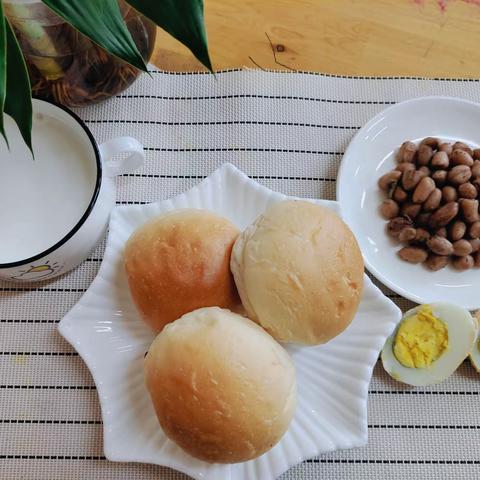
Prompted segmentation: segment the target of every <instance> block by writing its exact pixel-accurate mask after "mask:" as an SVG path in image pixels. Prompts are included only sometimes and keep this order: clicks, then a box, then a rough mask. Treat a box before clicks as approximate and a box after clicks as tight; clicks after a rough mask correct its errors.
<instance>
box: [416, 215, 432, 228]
mask: <svg viewBox="0 0 480 480" xmlns="http://www.w3.org/2000/svg"><path fill="white" fill-rule="evenodd" d="M430 216H431V214H430V213H428V212H424V213H420V214H419V215H418V216H417V218H416V219H415V223H416V225H417V226H418V227H427V226H428V222H429V221H430Z"/></svg>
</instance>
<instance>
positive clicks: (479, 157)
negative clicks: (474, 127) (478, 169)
mask: <svg viewBox="0 0 480 480" xmlns="http://www.w3.org/2000/svg"><path fill="white" fill-rule="evenodd" d="M473 158H475V160H480V148H476V149H475V150H474V151H473Z"/></svg>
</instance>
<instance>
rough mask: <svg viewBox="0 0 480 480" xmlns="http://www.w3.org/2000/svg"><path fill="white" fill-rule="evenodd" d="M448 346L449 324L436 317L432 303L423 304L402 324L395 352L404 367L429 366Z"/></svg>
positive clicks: (398, 332)
mask: <svg viewBox="0 0 480 480" xmlns="http://www.w3.org/2000/svg"><path fill="white" fill-rule="evenodd" d="M447 348H448V328H447V325H446V324H445V323H444V322H442V321H441V320H440V319H439V318H437V317H435V315H434V314H433V311H432V307H431V306H430V305H423V306H422V307H421V308H420V309H419V310H418V311H417V312H416V313H415V315H413V316H411V317H408V318H406V319H405V320H404V321H403V322H402V323H401V324H400V327H399V328H398V330H397V335H396V337H395V340H394V346H393V353H394V355H395V357H396V358H397V360H398V361H399V362H400V363H401V364H402V365H403V366H404V367H409V368H427V367H429V366H430V365H431V364H432V363H433V362H435V360H437V359H438V358H439V357H440V356H441V355H442V353H443V352H444V351H445V350H446V349H447Z"/></svg>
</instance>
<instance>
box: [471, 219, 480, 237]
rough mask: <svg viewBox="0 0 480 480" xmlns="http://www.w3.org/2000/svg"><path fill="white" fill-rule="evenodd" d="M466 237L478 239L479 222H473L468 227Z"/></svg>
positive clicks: (479, 234) (479, 231) (479, 235)
mask: <svg viewBox="0 0 480 480" xmlns="http://www.w3.org/2000/svg"><path fill="white" fill-rule="evenodd" d="M468 235H469V236H470V238H479V237H480V222H473V223H472V224H471V225H470V227H468Z"/></svg>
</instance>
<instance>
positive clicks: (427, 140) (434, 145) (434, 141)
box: [420, 137, 439, 149]
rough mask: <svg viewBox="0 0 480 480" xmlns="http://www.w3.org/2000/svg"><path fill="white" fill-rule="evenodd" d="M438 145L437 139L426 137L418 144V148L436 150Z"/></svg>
mask: <svg viewBox="0 0 480 480" xmlns="http://www.w3.org/2000/svg"><path fill="white" fill-rule="evenodd" d="M438 144H439V141H438V138H435V137H426V138H424V139H423V140H422V141H421V142H420V146H422V145H428V146H429V147H431V148H432V149H433V148H437V147H438Z"/></svg>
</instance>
